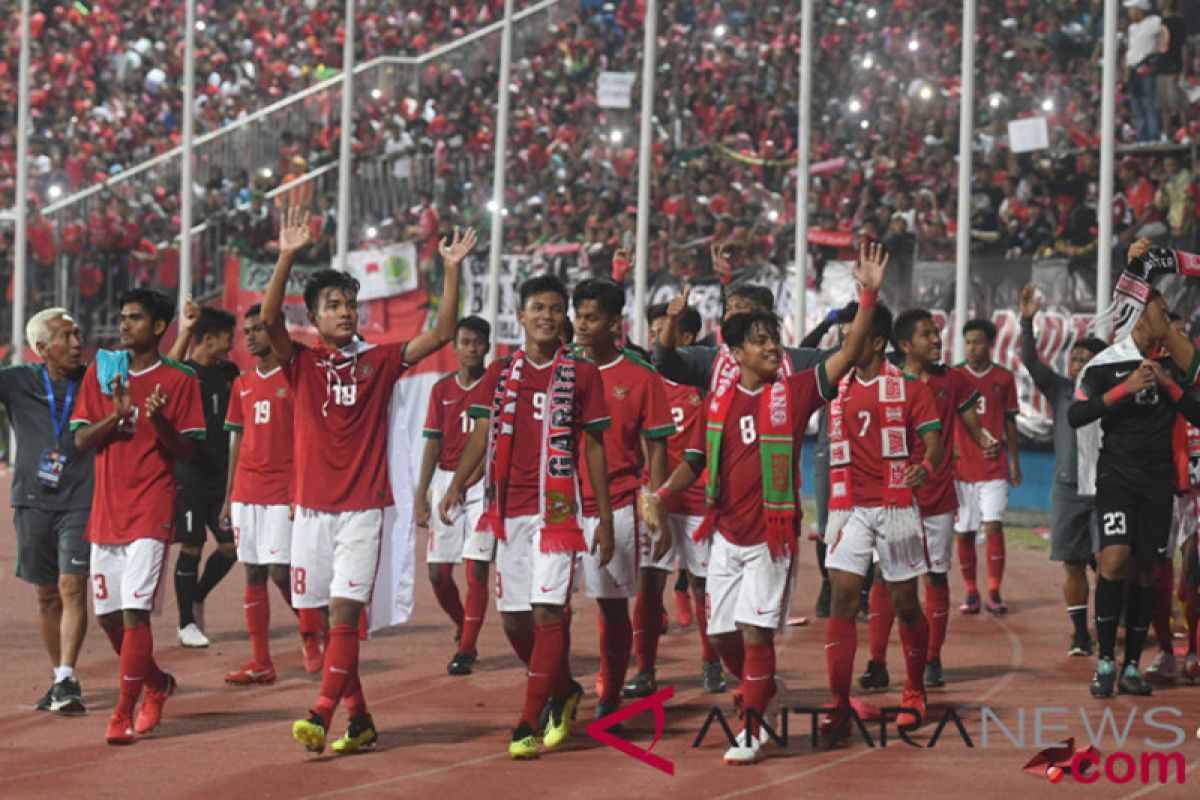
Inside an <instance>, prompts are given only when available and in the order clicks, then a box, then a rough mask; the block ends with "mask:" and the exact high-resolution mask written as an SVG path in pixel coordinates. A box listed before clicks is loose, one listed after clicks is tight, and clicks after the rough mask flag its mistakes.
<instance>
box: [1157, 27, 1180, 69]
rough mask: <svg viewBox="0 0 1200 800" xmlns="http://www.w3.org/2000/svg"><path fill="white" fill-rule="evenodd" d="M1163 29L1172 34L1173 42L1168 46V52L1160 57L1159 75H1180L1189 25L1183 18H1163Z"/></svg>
mask: <svg viewBox="0 0 1200 800" xmlns="http://www.w3.org/2000/svg"><path fill="white" fill-rule="evenodd" d="M1162 24H1163V27H1164V28H1166V29H1167V30H1168V31H1170V33H1171V41H1170V42H1169V43H1168V44H1167V52H1165V53H1162V54H1160V55H1159V57H1158V74H1159V75H1178V74H1179V73H1180V72H1182V71H1183V45H1184V40H1185V39H1187V24H1186V23H1185V22H1184V21H1183V17H1180V16H1176V15H1171V16H1169V17H1163V21H1162Z"/></svg>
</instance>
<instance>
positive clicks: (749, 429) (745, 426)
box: [738, 416, 756, 444]
mask: <svg viewBox="0 0 1200 800" xmlns="http://www.w3.org/2000/svg"><path fill="white" fill-rule="evenodd" d="M738 427H739V428H741V430H742V444H754V438H755V435H756V432H755V430H754V417H751V416H745V417H742V418H741V419H739V420H738Z"/></svg>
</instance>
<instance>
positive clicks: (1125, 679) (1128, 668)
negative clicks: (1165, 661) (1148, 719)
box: [1117, 664, 1154, 697]
mask: <svg viewBox="0 0 1200 800" xmlns="http://www.w3.org/2000/svg"><path fill="white" fill-rule="evenodd" d="M1117 686H1118V690H1119V691H1120V693H1121V694H1132V695H1136V696H1138V697H1149V696H1150V695H1152V694H1154V689H1152V688H1150V684H1148V683H1146V681H1145V680H1143V679H1142V673H1141V672H1140V671H1139V670H1138V667H1137V664H1126V665H1125V670H1124V672H1122V673H1121V682H1120V683H1119V684H1118V685H1117Z"/></svg>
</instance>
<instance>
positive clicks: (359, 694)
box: [261, 208, 475, 753]
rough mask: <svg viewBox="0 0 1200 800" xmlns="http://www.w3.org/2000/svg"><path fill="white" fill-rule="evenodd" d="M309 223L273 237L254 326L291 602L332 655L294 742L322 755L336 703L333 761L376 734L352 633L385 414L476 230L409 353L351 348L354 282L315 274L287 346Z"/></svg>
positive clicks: (332, 273) (387, 499) (387, 488)
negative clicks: (277, 390)
mask: <svg viewBox="0 0 1200 800" xmlns="http://www.w3.org/2000/svg"><path fill="white" fill-rule="evenodd" d="M307 217H308V215H307V214H305V213H302V211H301V210H300V209H298V208H291V209H289V210H288V211H287V213H286V219H285V221H284V224H283V225H282V227H281V229H280V233H279V261H278V263H277V264H276V266H275V272H274V273H273V274H272V275H271V282H270V283H269V284H268V285H267V292H266V296H265V297H264V298H263V303H262V313H261V319H262V322H263V326H264V327H265V328H266V331H267V336H268V338H269V339H270V341H271V350H272V352H274V353H275V356H276V357H277V358H278V359H279V361H280V363H281V364H282V365H283V374H284V377H285V378H287V382H288V387H289V388H290V389H291V391H292V394H293V403H294V407H295V416H294V421H293V424H294V427H295V438H296V442H297V446H296V448H295V450H294V459H295V461H294V463H295V478H294V482H293V501H294V502H295V504H296V510H295V520H294V522H293V528H292V602H293V604H294V606H295V607H296V608H318V609H324V608H328V618H329V644H328V646H327V648H326V650H325V663H324V667H323V669H322V673H321V690H320V695H319V696H318V698H317V702H316V704H315V705H314V706H313V707H312V709H311V710H310V712H309V715H308V717H307V718H305V719H301V720H297V721H296V722H295V723H294V724H293V725H292V735H293V737H294V738H295V739H296V740H297V741H298V742H300V743H301V744H303V745H304V746H305V748H307V749H308V750H309V752H313V753H320V752H321V751H323V750H324V749H325V738H326V732H327V731H328V730H329V725H330V722H331V720H332V718H333V712H334V710H335V709H336V708H337V705H338V701H339V700H341V699H343V698H344V699H345V700H346V706H347V710H348V711H349V713H350V726H349V728H348V729H347V730H346V733H345V735H343V736H342V737H341V738H340V739H338V740H337V741H336V742H334V744H333V750H334V752H337V753H352V752H355V751H357V750H360V749H362V748H364V747H369V746H372V745H373V744H374V743H375V741H376V739H377V735H376V731H375V724H374V722H373V720H372V719H371V715H370V713H369V712H368V710H367V704H366V699H365V698H364V696H363V689H362V681H361V680H360V677H359V674H358V623H359V618H360V616H361V614H362V611H363V608H364V606H365V605H366V603H367V602H368V600H369V599H370V597H371V588H372V586H373V584H374V582H375V572H376V568H377V567H378V565H379V549H380V546H381V541H382V527H383V510H384V509H385V508H387V507H388V506H390V505H392V503H393V500H392V489H391V484H390V483H389V481H388V459H387V436H385V435H384V431H386V430H387V429H388V405H389V403H390V402H391V399H392V390H393V388H394V387H395V384H396V381H397V379H399V377H400V375H401V374H403V372H404V371H405V370H406V369H407V368H408V367H409V366H411V365H413V364H416V363H417V362H419V361H420V360H421V359H423V358H425V357H426V356H428V355H430V354H432V353H433V352H435V351H436V350H438V349H439V348H440V347H442V346H443V345H445V344H446V343H448V342H449V341H450V340H451V339H452V338H453V337H454V325H455V321H456V320H455V315H454V313H453V312H454V310H455V309H457V308H458V283H459V269H460V267H461V266H462V262H463V259H464V258H466V256H467V253H468V252H470V250H471V248H472V247H473V246H474V244H475V231H474V230H471V229H468V230H467V232H466V234H465V235H461V236H460V234H459V232H458V231H457V230H455V232H454V239H453V241H452V242H443V243H442V245H441V250H440V252H441V256H442V260H443V263H444V265H445V285H444V287H443V295H442V303H443V305H442V306H441V307H442V309H443V310H444V311H445V313H443V314H439V315H438V318H437V322H436V323H435V325H434V327H433V329H432V330H428V331H425V332H424V333H421V334H419V335H417V336H415V337H413V338H412V339H411V340H409V341H408V342H406V343H402V344H380V345H372V344H367V343H366V342H363V341H362V340H361V339H359V338H357V336H356V334H357V331H358V299H357V295H358V281H356V280H355V279H354V278H353V277H351V276H350V275H347V274H346V273H344V272H338V271H336V270H322V271H319V272H316V273H314V274H313V275H312V276H311V277H310V278H309V279H308V282H307V283H306V284H305V287H304V304H305V306H307V307H308V318H309V321H310V322H311V323H312V324H313V326H314V327H315V328H316V329H317V338H318V342H317V344H316V345H314V346H311V347H310V346H308V345H303V344H300V343H299V342H293V341H292V339H291V338H290V337H289V336H288V331H287V325H286V324H285V323H284V319H283V313H282V311H283V296H284V293H285V291H286V288H287V282H288V276H289V275H290V274H291V271H292V264H293V263H294V262H295V260H296V254H297V253H298V252H299V251H300V250H301V249H302V248H303V247H304V246H305V245H306V244H307V243H308V240H309V236H310V234H309V228H308V218H307Z"/></svg>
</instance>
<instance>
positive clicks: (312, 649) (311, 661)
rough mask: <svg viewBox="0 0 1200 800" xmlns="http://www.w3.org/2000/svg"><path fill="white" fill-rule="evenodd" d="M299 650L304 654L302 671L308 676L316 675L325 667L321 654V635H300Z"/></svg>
mask: <svg viewBox="0 0 1200 800" xmlns="http://www.w3.org/2000/svg"><path fill="white" fill-rule="evenodd" d="M300 650H301V652H303V653H304V670H305V671H306V672H308V673H309V674H310V675H316V674H318V673H319V672H320V671H321V669H322V668H324V666H325V654H324V653H322V652H321V634H319V633H305V634H301V636H300Z"/></svg>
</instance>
